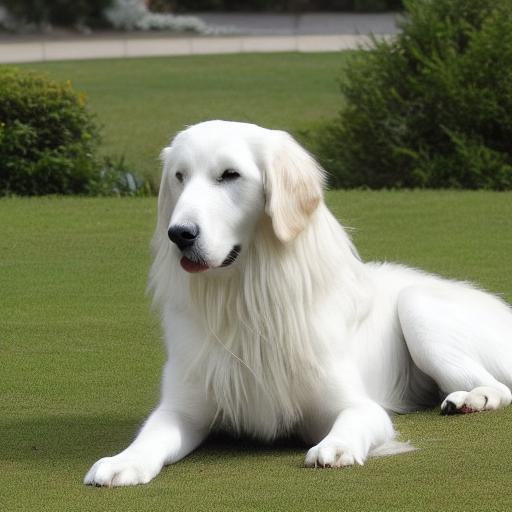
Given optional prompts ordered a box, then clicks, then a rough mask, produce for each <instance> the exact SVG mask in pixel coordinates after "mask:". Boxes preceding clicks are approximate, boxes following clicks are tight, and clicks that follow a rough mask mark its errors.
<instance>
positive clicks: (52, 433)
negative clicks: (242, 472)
mask: <svg viewBox="0 0 512 512" xmlns="http://www.w3.org/2000/svg"><path fill="white" fill-rule="evenodd" d="M141 424H142V419H141V418H137V419H135V418H130V417H111V416H46V417H39V418H28V419H19V420H18V421H15V420H0V438H1V439H2V442H1V443H0V460H4V461H5V460H13V461H37V460H60V461H64V460H86V461H89V460H95V458H99V457H104V456H106V455H113V454H115V453H118V452H119V451H121V450H123V449H124V448H126V446H127V445H128V444H129V443H130V442H131V440H132V439H133V438H134V437H135V435H136V433H137V431H138V429H139V427H140V425H141ZM304 448H305V445H304V444H303V443H302V442H301V441H299V440H298V439H295V438H289V439H279V440H277V441H275V442H273V443H271V444H268V443H263V442H259V441H257V440H254V439H250V438H245V437H243V438H237V437H233V436H230V435H228V434H224V433H219V434H212V435H211V436H210V437H209V438H208V439H207V440H206V441H205V442H204V443H203V445H202V446H201V447H200V448H199V449H198V450H197V451H196V452H195V453H194V458H195V457H196V456H200V457H201V456H205V455H206V456H207V457H208V458H209V459H215V458H217V457H222V459H223V460H225V459H226V458H229V457H233V458H240V457H253V456H260V455H262V454H265V453H266V454H269V453H275V454H278V453H279V454H283V455H284V454H295V453H297V452H298V451H300V452H301V451H303V450H304Z"/></svg>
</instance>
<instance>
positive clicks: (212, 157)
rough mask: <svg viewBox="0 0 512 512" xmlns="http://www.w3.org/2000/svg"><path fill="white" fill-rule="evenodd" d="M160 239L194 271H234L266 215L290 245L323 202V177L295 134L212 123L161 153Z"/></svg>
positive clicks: (183, 135) (191, 131)
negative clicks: (174, 250) (170, 244)
mask: <svg viewBox="0 0 512 512" xmlns="http://www.w3.org/2000/svg"><path fill="white" fill-rule="evenodd" d="M162 161H163V168H164V170H163V175H162V181H161V185H160V194H159V198H158V224H157V237H159V238H160V240H163V237H164V234H165V237H167V236H168V237H169V240H170V241H168V242H167V243H171V242H172V243H173V244H174V246H175V248H176V249H177V255H178V257H179V258H180V263H181V266H182V267H183V268H184V269H185V270H186V271H188V272H201V271H205V270H208V269H214V268H226V267H230V266H232V265H234V264H235V262H236V261H237V260H238V259H239V256H240V254H241V253H242V252H243V251H244V248H246V247H247V246H248V244H249V243H250V241H251V240H252V238H253V235H254V232H255V230H256V228H257V226H258V223H259V221H260V220H261V219H262V218H263V217H264V216H269V217H270V218H271V220H272V227H273V231H274V234H275V236H276V237H277V239H279V240H280V241H281V242H282V243H285V244H286V243H289V242H291V241H292V240H293V239H295V238H296V237H297V235H298V234H299V233H300V232H301V231H302V230H303V229H304V228H305V227H306V225H307V222H308V219H309V217H310V215H311V214H312V213H313V212H314V211H315V209H316V207H317V206H318V204H319V202H320V200H321V198H322V185H323V172H322V170H321V168H320V167H319V165H318V164H317V163H316V162H315V160H314V159H313V158H312V157H311V156H310V155H309V153H307V152H306V151H305V150H304V149H303V148H302V147H301V146H300V145H299V144H298V143H297V142H296V141H295V140H294V139H293V138H292V137H291V136H290V135H288V134H287V133H286V132H282V131H277V130H267V129H265V128H261V127H259V126H256V125H252V124H246V123H235V122H227V121H207V122H204V123H200V124H197V125H194V126H192V127H190V128H188V129H187V130H185V131H183V132H181V133H179V134H178V135H177V136H176V137H175V138H174V140H173V141H172V143H171V145H170V146H169V147H166V148H165V149H164V150H163V151H162Z"/></svg>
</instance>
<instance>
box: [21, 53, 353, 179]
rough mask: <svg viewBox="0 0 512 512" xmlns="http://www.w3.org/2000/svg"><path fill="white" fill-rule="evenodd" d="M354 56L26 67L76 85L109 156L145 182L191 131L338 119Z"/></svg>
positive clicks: (299, 127)
mask: <svg viewBox="0 0 512 512" xmlns="http://www.w3.org/2000/svg"><path fill="white" fill-rule="evenodd" d="M346 57H347V53H325V54H299V53H282V54H267V55H265V54H249V55H209V56H197V57H168V58H150V59H124V60H122V59H121V60H96V61H81V62H76V61H70V62H44V63H39V64H25V65H24V66H20V67H23V69H32V70H36V71H42V72H46V73H48V75H49V76H50V77H51V78H53V79H55V80H60V81H66V80H71V83H72V84H73V87H74V88H75V90H77V91H83V92H85V93H86V97H87V100H88V104H89V105H90V108H91V110H92V111H93V112H95V113H96V115H97V118H98V122H99V123H100V124H101V125H102V126H103V135H104V144H103V148H102V151H103V152H104V153H105V154H108V155H114V156H121V155H125V157H126V161H127V162H128V163H129V164H131V165H133V166H134V168H135V169H136V170H137V171H138V172H141V173H142V174H144V175H145V176H153V177H154V176H155V175H157V174H158V170H159V162H158V155H159V153H160V150H161V149H162V147H164V146H165V145H167V144H168V143H169V140H170V138H171V137H172V136H173V135H174V134H175V133H176V132H177V131H179V130H181V129H183V128H184V127H185V126H187V125H190V124H194V123H197V122H200V121H205V120H208V119H225V120H230V121H244V122H250V123H256V124H260V125H262V126H265V127H267V128H276V129H284V130H287V131H291V132H292V133H294V135H296V136H299V137H300V136H301V134H303V132H304V131H307V130H310V129H312V128H314V127H315V126H317V125H318V124H319V123H321V122H323V121H325V120H326V119H329V118H333V117H335V116H336V112H337V110H338V109H339V106H340V101H341V97H340V94H339V92H338V85H337V79H338V77H339V76H340V74H341V73H342V72H343V66H344V65H345V64H346V60H347V59H346Z"/></svg>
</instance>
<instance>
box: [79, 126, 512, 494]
mask: <svg viewBox="0 0 512 512" xmlns="http://www.w3.org/2000/svg"><path fill="white" fill-rule="evenodd" d="M162 158H163V163H164V171H163V176H162V182H161V187H160V196H159V199H158V223H157V228H156V233H155V236H154V241H153V244H154V252H155V259H154V263H153V267H152V270H151V278H150V286H151V288H152V290H153V292H154V296H155V299H156V302H157V303H158V304H159V306H160V307H161V310H162V315H163V326H164V330H165V339H166V343H167V349H168V356H169V358H168V362H167V363H166V365H165V368H164V373H163V384H162V399H161V403H160V405H159V406H158V407H157V409H156V410H155V411H154V412H153V413H152V414H151V415H150V416H149V419H148V420H147V421H146V423H145V425H144V426H143V427H142V429H141V431H140V433H139V434H138V436H137V438H136V439H135V441H133V443H132V444H131V445H130V446H129V447H128V448H126V449H125V450H124V451H123V452H121V453H119V454H118V455H115V456H113V457H106V458H103V459H101V460H99V461H98V462H96V464H94V466H93V467H92V468H91V469H90V471H89V472H88V473H87V475H86V477H85V483H86V484H96V485H107V486H117V485H134V484H139V483H146V482H149V481H150V480H151V479H152V478H154V477H155V476H156V475H157V474H158V473H159V472H160V470H161V469H162V467H163V466H164V465H165V464H172V463H174V462H176V461H178V460H180V459H181V458H183V457H185V456H186V455H187V454H189V453H190V452H191V451H192V450H194V449H195V448H196V447H197V446H198V445H199V444H200V443H201V442H202V441H203V440H204V439H205V437H206V436H207V435H208V433H209V432H210V431H211V430H212V429H225V430H229V431H232V432H236V433H242V434H246V435H249V436H255V437H258V438H262V439H265V440H271V439H274V438H276V437H277V436H283V435H287V434H291V433H294V434H298V435H300V436H302V438H303V439H304V440H306V441H307V442H308V443H311V444H312V445H314V446H313V447H312V448H311V449H310V450H309V451H308V453H307V455H306V466H312V467H327V466H346V465H350V464H354V463H357V464H363V462H364V461H365V460H366V459H367V457H369V456H371V455H379V454H391V453H398V452H401V451H406V450H408V449H410V447H409V446H408V445H406V444H403V443H399V442H397V441H394V436H395V432H394V430H393V426H392V423H391V420H390V418H389V416H388V412H387V411H395V412H407V411H413V410H417V409H420V408H423V407H425V406H432V405H433V404H434V403H436V401H437V400H439V399H440V396H441V394H442V396H445V395H446V394H447V395H448V396H446V398H445V399H444V401H443V402H442V404H441V410H442V412H444V413H446V414H449V413H454V412H473V411H483V410H489V409H498V408H501V407H504V406H506V405H508V404H510V402H511V398H512V395H511V392H510V389H509V388H510V387H511V386H512V312H511V310H510V309H509V308H508V306H507V305H506V304H505V303H504V302H502V301H501V300H500V299H498V298H496V297H494V296H492V295H490V294H487V293H484V292H482V291H480V290H478V289H475V288H473V287H472V286H471V285H468V284H466V283H460V282H454V281H448V280H444V279H441V278H439V277H436V276H432V275H428V274H425V273H422V272H420V271H417V270H413V269H409V268H406V267H402V266H399V265H393V264H387V263H386V264H375V263H363V262H362V261H361V260H360V258H359V256H358V254H357V252H356V250H355V249H354V247H353V246H352V244H351V242H350V240H349V237H348V236H347V234H346V232H345V231H344V229H343V228H342V227H341V226H340V225H339V224H338V222H337V221H336V219H335V218H334V217H333V215H332V214H331V213H330V212H329V210H328V209H327V208H326V206H325V204H324V203H323V200H322V185H323V179H324V177H323V172H322V169H320V167H319V166H318V164H317V163H316V162H315V161H314V160H313V158H312V157H311V156H310V155H309V154H308V153H307V152H306V151H305V150H304V149H302V148H301V147H300V146H299V145H298V144H297V143H296V142H295V141H294V140H293V139H292V138H291V137H290V136H289V135H288V134H286V133H284V132H281V131H275V130H267V129H264V128H260V127H258V126H255V125H251V124H244V123H233V122H225V121H208V122H205V123H201V124H198V125H195V126H192V127H191V128H188V129H187V130H185V131H183V132H181V133H180V134H178V135H177V136H176V138H175V139H174V141H173V142H172V144H171V145H170V146H169V147H167V148H165V149H164V150H163V152H162ZM169 238H170V240H169Z"/></svg>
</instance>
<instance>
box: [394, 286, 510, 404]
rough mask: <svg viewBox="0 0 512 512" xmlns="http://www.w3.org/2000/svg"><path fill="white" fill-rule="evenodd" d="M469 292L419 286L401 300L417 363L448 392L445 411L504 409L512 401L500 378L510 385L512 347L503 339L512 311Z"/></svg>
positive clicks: (408, 339) (405, 330)
mask: <svg viewBox="0 0 512 512" xmlns="http://www.w3.org/2000/svg"><path fill="white" fill-rule="evenodd" d="M470 293H471V296H470V297H469V298H468V297H467V296H466V295H465V294H464V291H460V290H456V291H454V292H453V293H450V292H447V291H446V290H443V293H442V294H440V293H438V292H436V291H435V290H434V289H429V288H422V287H420V286H415V287H411V288H407V289H405V290H404V291H402V292H401V294H400V296H399V300H398V314H399V318H400V324H401V326H402V330H403V333H404V336H405V340H406V343H407V347H408V349H409V352H410V353H411V357H412V359H413V361H414V363H415V364H416V366H418V368H420V370H422V371H423V372H424V373H426V374H427V375H429V376H430V377H432V378H433V379H434V380H435V381H436V383H437V385H438V386H439V388H440V390H441V392H443V393H444V394H447V395H448V396H446V398H445V400H444V401H443V402H442V404H441V412H442V413H443V414H454V413H467V412H477V411H485V410H494V409H500V408H502V407H505V406H507V405H509V404H510V403H511V400H512V394H511V392H510V389H509V387H507V386H506V385H505V384H503V383H502V382H500V380H501V379H503V380H505V382H507V384H509V385H510V380H511V377H512V370H511V368H512V366H510V363H511V362H512V361H511V359H512V352H511V351H510V349H508V347H507V346H506V344H504V343H503V340H504V339H506V337H507V336H508V337H510V336H512V315H511V314H510V312H509V311H508V310H507V309H506V308H505V306H504V305H503V304H501V303H500V302H498V301H497V300H495V299H493V298H491V297H489V296H487V295H485V294H484V293H482V292H477V291H475V290H471V291H470ZM478 298H481V303H479V302H478ZM507 331H508V332H507ZM507 373H508V380H506V379H507ZM499 379H500V380H499Z"/></svg>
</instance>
